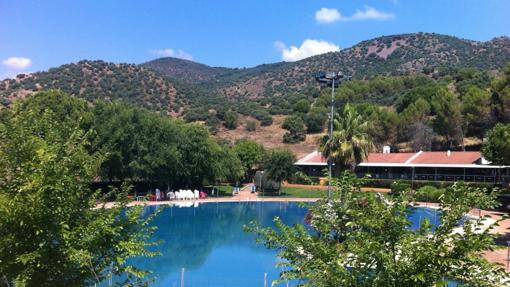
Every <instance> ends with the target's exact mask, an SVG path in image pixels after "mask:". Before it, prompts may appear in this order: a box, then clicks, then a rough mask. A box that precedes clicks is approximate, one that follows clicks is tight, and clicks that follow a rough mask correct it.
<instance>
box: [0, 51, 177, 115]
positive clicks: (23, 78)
mask: <svg viewBox="0 0 510 287" xmlns="http://www.w3.org/2000/svg"><path fill="white" fill-rule="evenodd" d="M46 89H60V90H63V91H65V92H67V93H70V94H74V95H78V96H80V97H83V98H85V99H87V100H89V101H95V100H98V99H102V100H123V101H126V102H129V103H132V104H136V105H140V106H143V107H146V108H148V109H151V110H157V111H171V110H172V109H173V108H174V106H175V105H176V103H178V102H179V99H178V97H179V95H178V92H177V90H176V88H175V85H174V83H173V82H172V81H171V80H169V79H167V78H165V77H162V76H161V75H159V74H157V73H155V72H154V71H152V70H149V69H147V68H144V67H142V66H138V65H134V64H113V63H107V62H104V61H86V60H84V61H80V62H78V63H72V64H66V65H62V66H60V67H57V68H51V69H49V70H48V71H46V72H37V73H33V74H28V75H24V74H20V75H18V76H17V77H16V78H15V79H8V80H4V81H1V82H0V99H1V100H2V103H3V104H4V105H9V104H10V103H11V102H12V101H14V100H15V99H17V98H23V97H25V96H27V95H29V94H31V93H33V92H36V91H40V90H46Z"/></svg>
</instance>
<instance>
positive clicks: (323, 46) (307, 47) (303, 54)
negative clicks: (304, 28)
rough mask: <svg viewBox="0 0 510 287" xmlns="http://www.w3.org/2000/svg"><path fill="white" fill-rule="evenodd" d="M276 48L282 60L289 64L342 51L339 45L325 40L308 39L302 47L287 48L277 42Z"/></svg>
mask: <svg viewBox="0 0 510 287" xmlns="http://www.w3.org/2000/svg"><path fill="white" fill-rule="evenodd" d="M274 46H275V48H276V50H278V52H280V53H281V54H282V60H284V61H287V62H293V61H298V60H301V59H304V58H308V57H311V56H315V55H319V54H324V53H327V52H336V51H340V47H338V46H337V45H335V44H333V43H330V42H327V41H324V40H313V39H306V40H304V41H303V43H302V44H301V46H299V47H296V46H290V47H287V45H285V44H284V43H283V42H280V41H276V42H275V43H274Z"/></svg>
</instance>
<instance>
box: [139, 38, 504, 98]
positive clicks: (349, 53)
mask: <svg viewBox="0 0 510 287" xmlns="http://www.w3.org/2000/svg"><path fill="white" fill-rule="evenodd" d="M508 62H510V38H508V37H499V38H494V39H492V40H491V41H487V42H477V41H472V40H466V39H460V38H457V37H453V36H447V35H440V34H434V33H413V34H401V35H392V36H383V37H378V38H375V39H371V40H367V41H363V42H361V43H359V44H357V45H355V46H353V47H351V48H347V49H344V50H341V51H339V52H331V53H326V54H322V55H318V56H314V57H310V58H306V59H303V60H301V61H297V62H281V63H275V64H269V65H260V66H256V67H253V68H245V69H228V68H212V67H209V66H206V65H202V64H196V63H193V62H190V61H186V60H179V59H169V58H162V59H157V60H153V61H150V62H148V63H145V64H142V65H143V66H145V67H147V68H150V69H153V70H155V71H158V72H160V73H162V74H164V75H166V76H169V77H172V78H175V79H179V80H183V81H187V82H197V80H198V81H200V82H201V83H202V84H203V85H207V86H209V87H214V88H215V89H217V91H218V92H219V93H220V94H222V95H225V96H227V97H229V98H236V97H248V98H258V97H263V96H274V95H280V94H284V93H288V92H291V91H298V90H300V89H303V88H304V87H306V86H310V85H314V82H313V75H314V74H315V73H316V72H317V71H320V70H330V71H343V72H344V73H345V74H348V75H352V76H353V77H354V78H355V79H368V78H372V77H376V76H388V75H409V74H419V73H427V74H428V73H432V72H437V73H448V72H451V71H452V70H454V69H458V68H467V67H469V68H477V69H481V70H497V69H501V68H502V67H504V66H505V65H506V64H507V63H508ZM192 63H193V64H192ZM204 74H208V75H209V80H206V78H207V77H205V76H204Z"/></svg>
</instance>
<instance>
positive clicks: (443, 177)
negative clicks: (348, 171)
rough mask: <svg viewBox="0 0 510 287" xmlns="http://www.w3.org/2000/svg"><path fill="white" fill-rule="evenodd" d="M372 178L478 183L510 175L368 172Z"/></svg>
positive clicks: (504, 179) (359, 175) (502, 179)
mask: <svg viewBox="0 0 510 287" xmlns="http://www.w3.org/2000/svg"><path fill="white" fill-rule="evenodd" d="M368 174H370V178H372V179H395V180H398V179H401V180H413V179H414V180H422V181H466V182H479V183H505V182H509V181H510V176H507V175H500V176H494V175H471V174H466V175H463V174H440V173H438V174H424V173H416V174H414V178H413V175H412V174H409V173H368ZM362 176H365V174H363V173H358V177H362Z"/></svg>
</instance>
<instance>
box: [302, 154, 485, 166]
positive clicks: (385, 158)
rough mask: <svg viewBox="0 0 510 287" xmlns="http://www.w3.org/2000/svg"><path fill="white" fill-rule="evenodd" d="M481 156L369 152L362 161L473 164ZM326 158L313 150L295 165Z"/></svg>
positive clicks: (375, 162) (321, 161)
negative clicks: (366, 157)
mask: <svg viewBox="0 0 510 287" xmlns="http://www.w3.org/2000/svg"><path fill="white" fill-rule="evenodd" d="M481 157H482V155H481V153H480V152H478V151H466V152H463V151H452V152H450V154H449V155H448V152H446V151H432V152H417V153H370V154H369V155H368V159H367V160H366V161H364V162H363V163H373V164H385V163H388V164H399V163H401V164H442V165H451V164H475V162H476V161H478V160H479V159H480V158H481ZM326 163H327V161H326V159H325V158H324V157H322V154H321V153H320V152H317V151H314V152H312V153H310V154H308V155H306V156H305V157H303V158H301V159H300V160H298V161H297V162H296V165H325V164H326Z"/></svg>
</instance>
